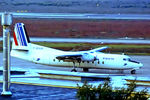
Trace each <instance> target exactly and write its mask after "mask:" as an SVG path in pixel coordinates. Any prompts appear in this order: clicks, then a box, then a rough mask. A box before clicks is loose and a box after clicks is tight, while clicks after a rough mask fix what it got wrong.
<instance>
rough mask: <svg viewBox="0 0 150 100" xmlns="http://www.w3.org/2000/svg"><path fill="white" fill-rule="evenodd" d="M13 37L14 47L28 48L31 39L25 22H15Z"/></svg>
mask: <svg viewBox="0 0 150 100" xmlns="http://www.w3.org/2000/svg"><path fill="white" fill-rule="evenodd" d="M13 37H14V41H13V49H20V50H28V45H29V43H30V40H29V37H28V34H27V32H26V29H25V25H24V24H23V23H16V24H15V27H14V34H13Z"/></svg>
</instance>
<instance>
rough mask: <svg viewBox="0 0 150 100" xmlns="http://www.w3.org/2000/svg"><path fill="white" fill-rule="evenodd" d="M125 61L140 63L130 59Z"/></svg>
mask: <svg viewBox="0 0 150 100" xmlns="http://www.w3.org/2000/svg"><path fill="white" fill-rule="evenodd" d="M123 60H124V61H129V62H133V63H138V64H139V62H137V61H134V60H131V59H130V58H123Z"/></svg>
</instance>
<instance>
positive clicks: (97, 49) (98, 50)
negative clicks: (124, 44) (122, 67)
mask: <svg viewBox="0 0 150 100" xmlns="http://www.w3.org/2000/svg"><path fill="white" fill-rule="evenodd" d="M107 48H109V47H107V46H104V47H99V48H96V49H92V50H89V51H88V52H100V51H103V50H105V49H107Z"/></svg>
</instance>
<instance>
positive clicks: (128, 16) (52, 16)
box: [0, 12, 150, 20]
mask: <svg viewBox="0 0 150 100" xmlns="http://www.w3.org/2000/svg"><path fill="white" fill-rule="evenodd" d="M2 13H3V12H0V15H2ZM11 13H12V14H13V17H15V18H49V19H121V20H150V15H149V14H89V13H15V12H11Z"/></svg>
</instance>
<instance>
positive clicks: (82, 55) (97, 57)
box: [11, 23, 143, 74]
mask: <svg viewBox="0 0 150 100" xmlns="http://www.w3.org/2000/svg"><path fill="white" fill-rule="evenodd" d="M13 38H14V40H13V43H12V49H11V56H13V57H17V58H20V59H24V60H27V61H31V62H34V63H37V64H45V65H52V66H71V67H72V66H73V68H72V70H71V71H74V72H76V71H77V70H76V69H77V68H83V71H85V72H87V71H89V70H88V69H89V68H95V69H111V70H121V71H123V70H131V74H135V73H136V70H137V69H140V68H141V67H142V66H143V64H142V63H140V62H137V61H134V60H131V58H130V57H129V56H127V55H122V54H110V53H109V54H107V53H103V52H102V51H103V50H105V49H107V48H108V47H107V46H104V47H99V48H96V49H92V50H87V51H77V52H72V51H62V50H58V49H53V48H49V47H45V46H40V45H36V44H33V43H31V42H30V39H29V36H28V34H27V31H26V28H25V25H24V24H23V23H16V24H15V27H14V34H13Z"/></svg>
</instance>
